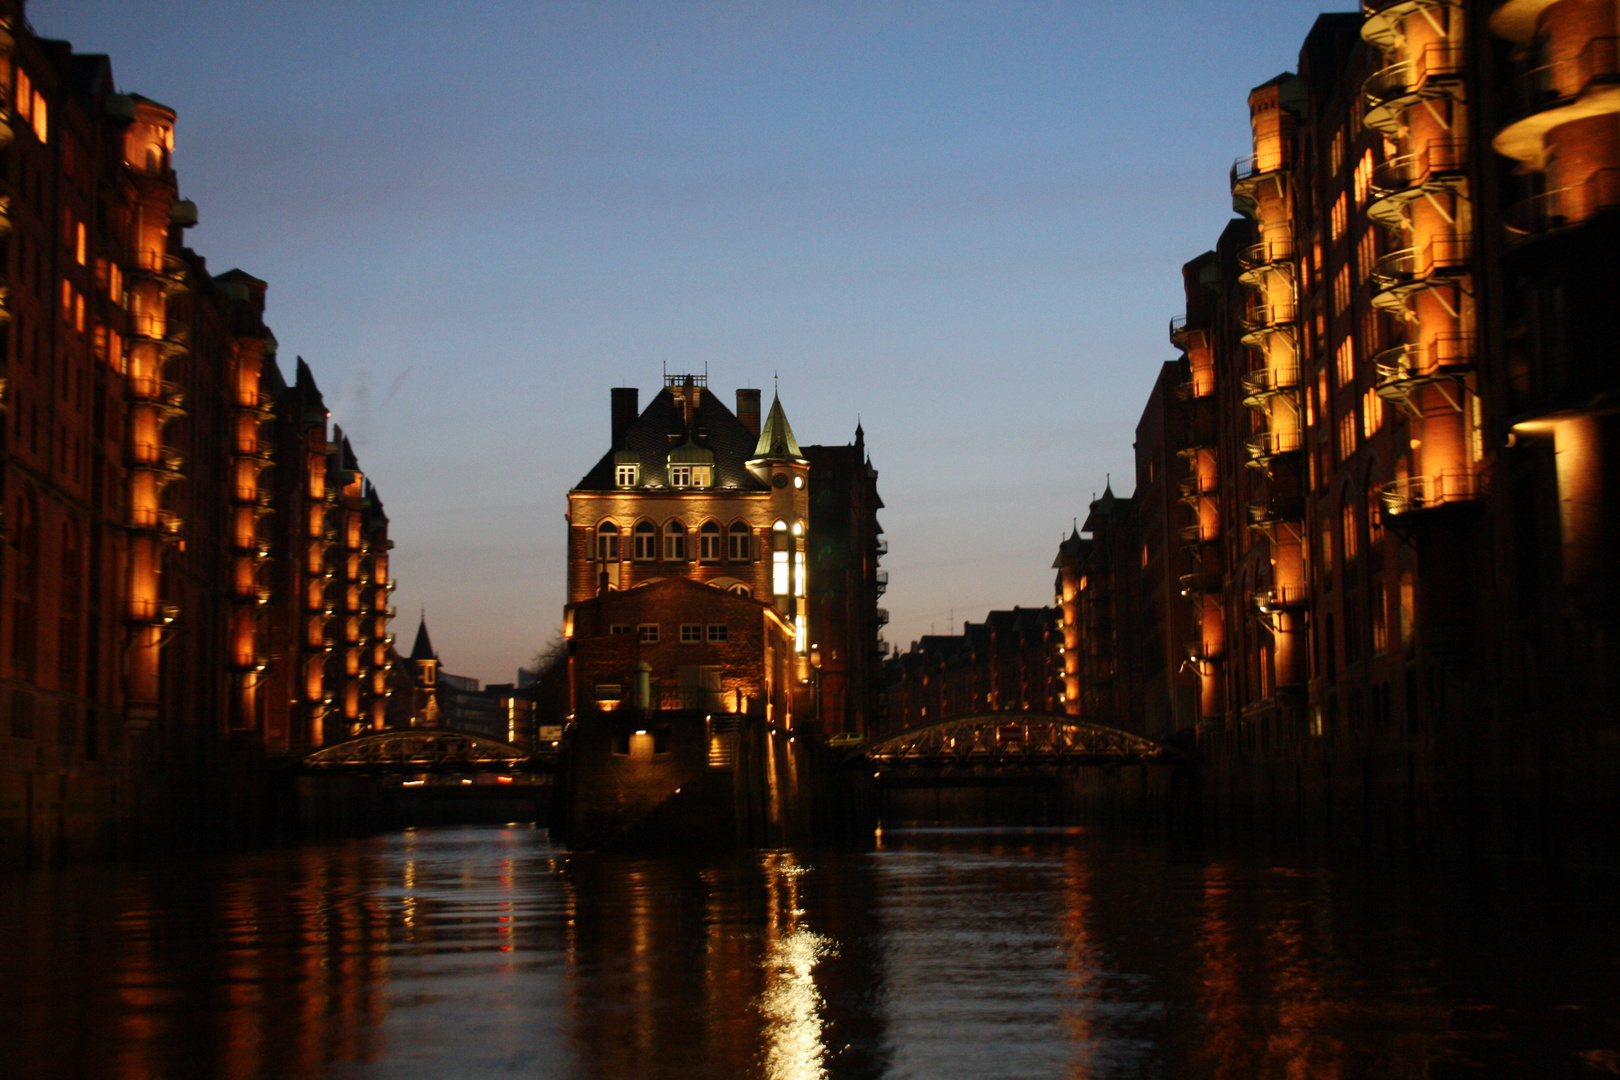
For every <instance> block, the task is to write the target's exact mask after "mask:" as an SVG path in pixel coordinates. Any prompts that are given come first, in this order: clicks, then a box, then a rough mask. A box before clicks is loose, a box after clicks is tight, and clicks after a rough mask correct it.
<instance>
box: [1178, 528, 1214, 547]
mask: <svg viewBox="0 0 1620 1080" xmlns="http://www.w3.org/2000/svg"><path fill="white" fill-rule="evenodd" d="M1220 538H1221V527H1220V526H1219V525H1188V526H1186V527H1184V528H1183V529H1182V530H1181V546H1182V547H1184V548H1199V547H1203V546H1204V545H1206V544H1213V543H1216V542H1218V541H1219V540H1220Z"/></svg>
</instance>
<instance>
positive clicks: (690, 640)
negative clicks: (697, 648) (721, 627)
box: [680, 622, 703, 645]
mask: <svg viewBox="0 0 1620 1080" xmlns="http://www.w3.org/2000/svg"><path fill="white" fill-rule="evenodd" d="M680 642H681V644H682V645H701V644H703V624H702V623H695V622H683V623H681V636H680Z"/></svg>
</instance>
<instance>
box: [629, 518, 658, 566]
mask: <svg viewBox="0 0 1620 1080" xmlns="http://www.w3.org/2000/svg"><path fill="white" fill-rule="evenodd" d="M634 535H635V558H636V561H637V562H652V561H653V560H654V559H656V558H657V557H658V529H657V527H656V526H655V525H653V523H652V522H650V521H638V522H636V529H635V533H634Z"/></svg>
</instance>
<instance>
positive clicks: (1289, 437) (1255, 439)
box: [1243, 428, 1305, 469]
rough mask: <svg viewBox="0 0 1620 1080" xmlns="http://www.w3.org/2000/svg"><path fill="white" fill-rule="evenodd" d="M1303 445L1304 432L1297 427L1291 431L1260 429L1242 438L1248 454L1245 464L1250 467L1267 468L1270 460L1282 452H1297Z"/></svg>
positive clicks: (1269, 465)
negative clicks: (1257, 432)
mask: <svg viewBox="0 0 1620 1080" xmlns="http://www.w3.org/2000/svg"><path fill="white" fill-rule="evenodd" d="M1304 445H1305V444H1304V433H1303V432H1301V431H1300V430H1299V429H1298V428H1295V429H1294V430H1292V431H1262V432H1260V433H1259V434H1257V435H1251V436H1249V438H1247V439H1245V440H1244V442H1243V448H1244V450H1246V451H1247V452H1248V455H1249V460H1248V461H1247V462H1246V463H1245V464H1247V465H1248V466H1249V467H1250V468H1255V469H1269V468H1270V467H1271V463H1272V461H1274V460H1275V459H1277V458H1279V457H1281V456H1282V455H1284V454H1293V453H1298V452H1299V450H1300V448H1301V447H1303V446H1304Z"/></svg>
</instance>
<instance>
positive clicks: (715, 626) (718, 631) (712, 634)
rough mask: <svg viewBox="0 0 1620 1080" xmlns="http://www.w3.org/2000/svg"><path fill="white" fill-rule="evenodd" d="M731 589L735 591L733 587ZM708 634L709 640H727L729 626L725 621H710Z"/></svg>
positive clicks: (729, 634)
mask: <svg viewBox="0 0 1620 1080" xmlns="http://www.w3.org/2000/svg"><path fill="white" fill-rule="evenodd" d="M740 587H745V586H740ZM733 591H735V589H733ZM708 636H709V640H710V641H729V640H730V636H731V628H730V627H728V626H727V625H726V624H725V623H710V624H709V627H708Z"/></svg>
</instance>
